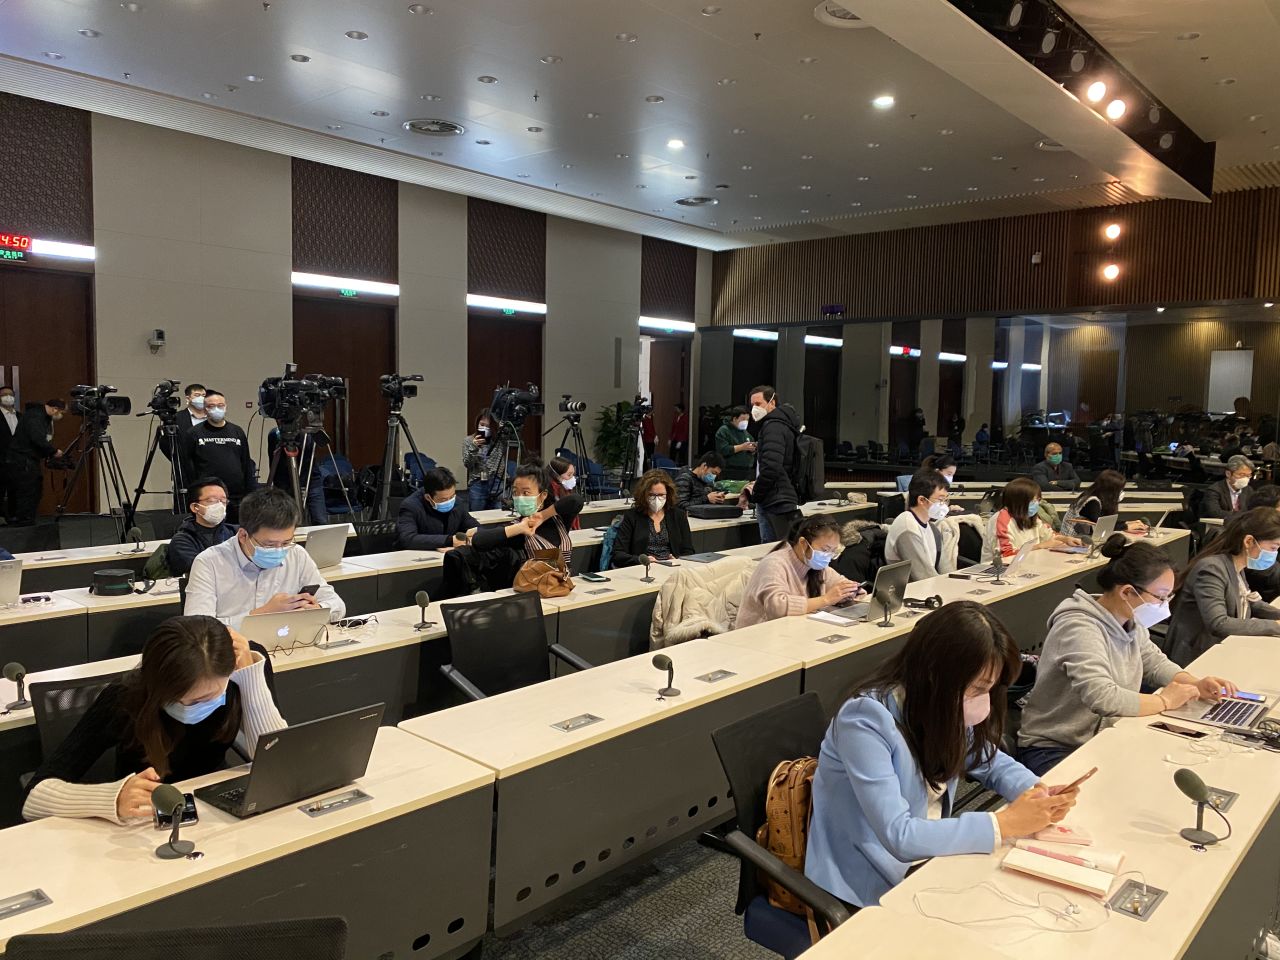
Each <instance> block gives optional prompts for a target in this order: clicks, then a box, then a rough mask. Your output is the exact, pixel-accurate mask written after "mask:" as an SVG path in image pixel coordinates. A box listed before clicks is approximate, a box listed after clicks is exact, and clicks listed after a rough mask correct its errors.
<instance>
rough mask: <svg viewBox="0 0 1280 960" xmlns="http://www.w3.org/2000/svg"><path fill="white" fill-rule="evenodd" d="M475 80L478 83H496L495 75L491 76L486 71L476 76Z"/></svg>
mask: <svg viewBox="0 0 1280 960" xmlns="http://www.w3.org/2000/svg"><path fill="white" fill-rule="evenodd" d="M476 80H478V81H479V82H480V83H497V82H498V78H497V77H491V76H489V74H487V73H486V74H485V75H484V76H482V77H476Z"/></svg>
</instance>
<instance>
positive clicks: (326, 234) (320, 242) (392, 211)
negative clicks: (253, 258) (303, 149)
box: [293, 157, 400, 283]
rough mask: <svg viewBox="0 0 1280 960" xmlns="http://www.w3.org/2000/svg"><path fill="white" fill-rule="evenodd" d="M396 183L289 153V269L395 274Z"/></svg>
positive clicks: (361, 276)
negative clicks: (291, 176)
mask: <svg viewBox="0 0 1280 960" xmlns="http://www.w3.org/2000/svg"><path fill="white" fill-rule="evenodd" d="M399 211H400V184H399V183H398V182H397V181H395V180H388V179H387V178H386V177H375V176H374V175H373V174H370V173H360V172H359V171H356V170H347V169H344V168H343V167H331V166H329V165H328V164H326V163H315V162H313V161H311V160H299V159H298V158H297V157H294V158H293V269H294V270H297V271H300V272H302V273H320V274H325V275H327V276H331V277H351V278H353V279H357V280H378V281H381V282H383V283H395V282H396V281H397V280H398V279H399V272H400V268H399V232H400V216H399Z"/></svg>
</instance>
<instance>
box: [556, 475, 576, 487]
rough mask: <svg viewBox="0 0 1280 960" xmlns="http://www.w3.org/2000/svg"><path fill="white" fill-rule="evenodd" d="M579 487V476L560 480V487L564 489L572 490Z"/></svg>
mask: <svg viewBox="0 0 1280 960" xmlns="http://www.w3.org/2000/svg"><path fill="white" fill-rule="evenodd" d="M577 485H578V477H577V475H574V476H572V477H567V478H562V479H561V480H560V486H562V487H564V488H565V489H566V490H572V489H573V488H574V487H576V486H577Z"/></svg>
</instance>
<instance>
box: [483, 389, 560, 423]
mask: <svg viewBox="0 0 1280 960" xmlns="http://www.w3.org/2000/svg"><path fill="white" fill-rule="evenodd" d="M540 398H541V394H539V392H538V388H537V387H536V386H534V385H533V384H532V383H530V384H528V386H527V388H526V389H524V390H521V389H519V388H517V387H513V386H511V385H510V384H507V385H506V386H505V387H498V389H497V390H495V391H494V392H493V403H492V404H490V405H489V415H490V416H491V417H493V419H494V422H496V423H499V424H504V423H509V424H511V425H512V426H513V427H515V428H516V429H517V430H519V429H520V427H521V426H523V425H524V422H525V420H526V419H528V418H529V417H540V416H542V414H543V413H544V412H545V411H546V409H547V407H546V404H544V403H542V401H541V399H540Z"/></svg>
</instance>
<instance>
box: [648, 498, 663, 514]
mask: <svg viewBox="0 0 1280 960" xmlns="http://www.w3.org/2000/svg"><path fill="white" fill-rule="evenodd" d="M666 505H667V498H666V497H650V498H649V512H650V513H657V512H658V511H659V510H661V509H662V508H663V507H665V506H666Z"/></svg>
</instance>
